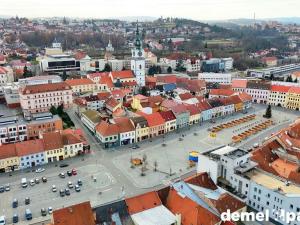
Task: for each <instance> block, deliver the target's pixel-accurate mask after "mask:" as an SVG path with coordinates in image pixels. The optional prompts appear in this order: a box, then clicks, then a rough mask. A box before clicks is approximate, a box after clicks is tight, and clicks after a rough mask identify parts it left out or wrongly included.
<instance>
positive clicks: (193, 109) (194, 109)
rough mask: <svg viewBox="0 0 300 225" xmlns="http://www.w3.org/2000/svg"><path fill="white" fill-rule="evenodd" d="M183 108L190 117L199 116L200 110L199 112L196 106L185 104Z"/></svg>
mask: <svg viewBox="0 0 300 225" xmlns="http://www.w3.org/2000/svg"><path fill="white" fill-rule="evenodd" d="M185 107H186V108H187V110H188V111H189V112H190V115H191V116H194V115H197V114H200V110H199V108H198V107H197V106H196V105H188V104H186V105H185Z"/></svg>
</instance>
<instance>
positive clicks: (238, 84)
mask: <svg viewBox="0 0 300 225" xmlns="http://www.w3.org/2000/svg"><path fill="white" fill-rule="evenodd" d="M246 87H247V80H246V79H234V80H232V88H246Z"/></svg>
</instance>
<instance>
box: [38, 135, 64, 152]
mask: <svg viewBox="0 0 300 225" xmlns="http://www.w3.org/2000/svg"><path fill="white" fill-rule="evenodd" d="M43 142H44V148H45V150H46V151H48V150H53V149H59V148H63V147H64V146H63V140H62V135H61V134H60V132H57V131H56V132H48V133H44V134H43Z"/></svg>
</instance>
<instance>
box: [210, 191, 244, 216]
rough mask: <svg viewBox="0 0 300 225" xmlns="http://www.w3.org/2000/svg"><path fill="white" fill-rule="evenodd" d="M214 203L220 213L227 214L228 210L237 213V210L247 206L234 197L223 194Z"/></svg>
mask: <svg viewBox="0 0 300 225" xmlns="http://www.w3.org/2000/svg"><path fill="white" fill-rule="evenodd" d="M212 202H213V204H214V205H215V207H216V209H217V210H218V211H219V213H223V212H226V211H227V209H229V210H230V212H236V211H237V210H240V209H242V208H244V207H245V206H246V205H245V204H244V203H243V202H241V201H240V200H238V199H237V198H235V197H233V196H232V195H230V194H229V193H224V194H222V195H221V196H220V197H219V198H218V200H216V201H212Z"/></svg>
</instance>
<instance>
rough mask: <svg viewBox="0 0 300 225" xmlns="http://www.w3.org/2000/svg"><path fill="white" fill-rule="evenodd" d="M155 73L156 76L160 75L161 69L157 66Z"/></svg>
mask: <svg viewBox="0 0 300 225" xmlns="http://www.w3.org/2000/svg"><path fill="white" fill-rule="evenodd" d="M156 72H157V73H158V74H161V73H162V71H161V67H160V66H157V67H156Z"/></svg>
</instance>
